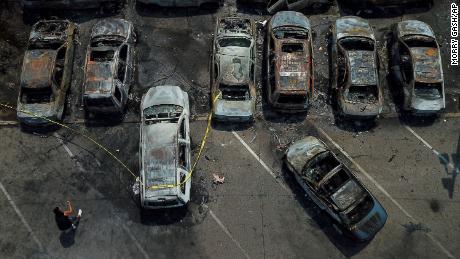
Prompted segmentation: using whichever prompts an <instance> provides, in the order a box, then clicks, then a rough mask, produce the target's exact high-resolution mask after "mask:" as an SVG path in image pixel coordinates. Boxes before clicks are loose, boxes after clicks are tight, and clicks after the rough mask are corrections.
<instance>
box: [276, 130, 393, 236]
mask: <svg viewBox="0 0 460 259" xmlns="http://www.w3.org/2000/svg"><path fill="white" fill-rule="evenodd" d="M284 158H285V161H284V162H285V165H286V166H287V168H288V169H289V170H290V171H291V172H292V174H293V175H294V177H295V179H296V181H297V182H298V183H299V185H300V186H301V187H302V188H303V189H304V190H305V192H306V193H307V195H308V196H309V197H310V199H311V200H312V201H313V202H314V203H315V204H316V205H318V207H319V208H320V209H322V210H324V211H325V212H326V213H327V214H329V215H330V216H331V217H332V219H333V220H334V222H335V223H334V225H335V227H336V229H337V230H338V231H339V232H341V233H342V234H345V235H347V236H350V237H352V238H354V239H357V240H360V241H367V240H370V239H372V238H373V237H374V236H375V235H376V234H377V232H378V231H379V230H380V229H382V228H383V226H384V225H385V222H386V220H387V213H386V211H385V209H384V208H383V207H382V205H380V203H379V202H378V201H377V199H376V198H375V197H374V196H372V194H371V193H370V192H369V191H368V190H367V189H366V188H365V187H364V186H363V185H362V184H361V183H360V182H359V180H358V179H357V178H356V177H355V176H354V175H353V173H352V172H351V170H350V169H349V168H348V167H347V166H345V164H343V163H342V162H341V161H340V160H338V158H337V157H336V156H335V155H334V153H333V152H332V151H331V150H330V149H329V148H328V147H327V146H326V144H324V143H323V142H322V141H321V140H319V139H317V138H315V137H312V136H308V137H306V138H304V139H302V140H299V141H297V142H295V143H293V144H292V145H291V146H290V147H289V148H288V149H287V151H286V153H285V157H284Z"/></svg>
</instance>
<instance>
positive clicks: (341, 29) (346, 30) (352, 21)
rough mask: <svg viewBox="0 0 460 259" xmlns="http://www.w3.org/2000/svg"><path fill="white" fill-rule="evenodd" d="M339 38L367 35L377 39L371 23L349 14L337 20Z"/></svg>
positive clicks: (336, 26)
mask: <svg viewBox="0 0 460 259" xmlns="http://www.w3.org/2000/svg"><path fill="white" fill-rule="evenodd" d="M335 28H336V33H337V40H340V39H342V38H345V37H366V38H369V39H372V40H375V37H374V32H373V30H372V28H371V26H370V25H369V23H368V22H367V21H366V20H364V19H362V18H359V17H355V16H347V17H342V18H339V19H337V21H336V22H335Z"/></svg>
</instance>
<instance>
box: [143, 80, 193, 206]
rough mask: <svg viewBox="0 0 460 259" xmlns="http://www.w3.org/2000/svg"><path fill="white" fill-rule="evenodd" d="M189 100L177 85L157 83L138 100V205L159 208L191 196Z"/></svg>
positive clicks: (185, 200)
mask: <svg viewBox="0 0 460 259" xmlns="http://www.w3.org/2000/svg"><path fill="white" fill-rule="evenodd" d="M189 117H190V109H189V100H188V95H187V93H186V92H184V91H182V90H181V89H180V87H178V86H156V87H152V88H150V89H149V90H148V92H147V93H146V94H145V95H144V96H143V97H142V102H141V120H142V121H141V125H140V145H139V154H140V157H139V163H140V164H139V168H140V170H141V172H140V178H141V183H143V184H142V185H141V188H140V199H141V206H142V207H143V208H148V209H160V208H171V207H180V206H184V205H186V204H187V203H188V201H189V200H190V186H191V182H192V179H191V177H189V175H188V174H189V173H190V169H191V159H190V158H191V151H190V126H189Z"/></svg>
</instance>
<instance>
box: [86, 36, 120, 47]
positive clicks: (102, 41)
mask: <svg viewBox="0 0 460 259" xmlns="http://www.w3.org/2000/svg"><path fill="white" fill-rule="evenodd" d="M122 43H123V39H122V37H118V36H115V37H109V38H106V37H98V38H94V39H92V40H91V47H102V46H111V47H118V46H120V45H121V44H122Z"/></svg>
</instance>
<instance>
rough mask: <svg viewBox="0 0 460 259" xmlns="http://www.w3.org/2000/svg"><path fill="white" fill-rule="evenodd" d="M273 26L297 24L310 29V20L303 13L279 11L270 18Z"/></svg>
mask: <svg viewBox="0 0 460 259" xmlns="http://www.w3.org/2000/svg"><path fill="white" fill-rule="evenodd" d="M270 23H271V27H272V28H277V27H283V26H296V27H300V28H304V29H307V30H310V28H311V26H310V21H309V20H308V18H306V17H305V16H304V15H303V14H301V13H299V12H294V11H281V12H277V13H276V14H275V15H274V16H273V18H272V19H271V20H270Z"/></svg>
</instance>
